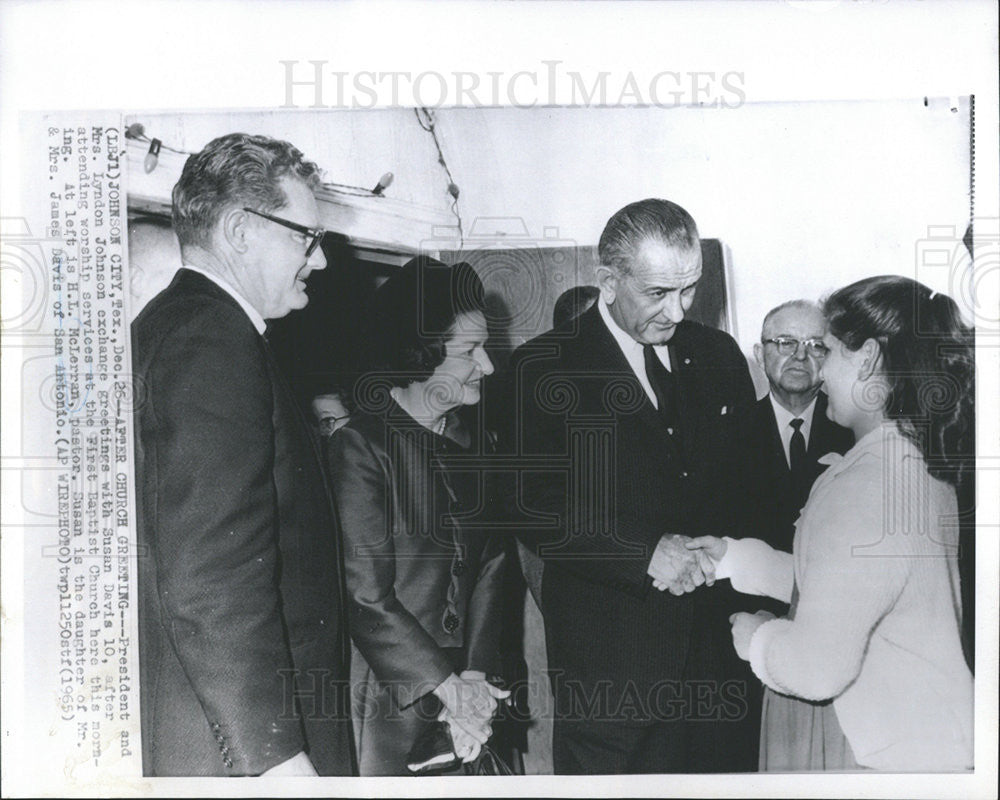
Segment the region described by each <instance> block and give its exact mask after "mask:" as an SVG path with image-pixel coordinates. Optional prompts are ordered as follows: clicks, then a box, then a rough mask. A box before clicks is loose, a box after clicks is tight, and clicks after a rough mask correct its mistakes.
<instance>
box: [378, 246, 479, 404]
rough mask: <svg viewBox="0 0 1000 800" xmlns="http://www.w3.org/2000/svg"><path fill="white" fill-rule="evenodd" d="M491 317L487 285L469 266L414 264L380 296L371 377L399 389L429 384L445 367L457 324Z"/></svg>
mask: <svg viewBox="0 0 1000 800" xmlns="http://www.w3.org/2000/svg"><path fill="white" fill-rule="evenodd" d="M472 311H480V312H482V313H483V314H484V315H485V313H486V301H485V298H484V292H483V284H482V281H481V280H480V279H479V276H478V275H477V274H476V271H475V270H474V269H473V268H472V267H471V266H470V265H469V264H467V263H466V262H464V261H461V262H459V263H457V264H452V265H450V266H449V265H448V264H443V263H441V262H440V261H436V260H435V259H433V258H429V257H428V256H419V257H417V258H414V259H411V260H410V261H408V262H407V263H406V264H405V265H404V266H403V267H402V269H400V270H399V272H396V273H395V274H393V275H392V276H391V277H390V278H389V279H388V280H387V281H386V282H385V283H383V284H382V285H381V286H380V287H379V288H378V290H377V291H376V292H375V297H374V300H373V303H372V306H371V310H370V314H369V317H368V326H367V327H368V336H367V337H366V338H367V343H368V358H367V359H366V360H367V364H366V369H367V371H368V372H377V373H380V376H381V377H382V378H383V379H385V380H386V381H388V382H389V383H390V384H391V385H393V386H407V385H409V384H411V383H420V382H422V381H425V380H427V379H428V378H429V377H430V376H431V375H432V374H433V372H434V370H435V369H437V367H438V366H439V365H440V364H441V362H442V361H444V358H445V355H446V354H445V342H446V341H447V340H448V338H449V336H450V334H451V331H452V326H453V325H454V324H455V320H456V319H457V318H458V317H459V316H460V315H461V314H466V313H469V312H472Z"/></svg>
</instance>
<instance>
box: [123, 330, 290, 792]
mask: <svg viewBox="0 0 1000 800" xmlns="http://www.w3.org/2000/svg"><path fill="white" fill-rule="evenodd" d="M199 321H200V322H202V323H203V322H204V320H199ZM225 322H226V321H225V320H224V321H222V322H221V323H220V322H219V321H218V320H216V323H217V324H216V325H215V326H214V327H211V328H210V327H208V326H205V325H204V324H200V325H198V324H194V323H190V324H188V325H186V326H183V327H181V328H179V329H178V330H176V331H175V332H173V333H172V334H171V335H169V336H167V337H166V339H165V340H164V341H163V342H162V343H161V347H160V350H159V352H158V353H157V356H156V358H154V359H153V361H152V364H151V366H150V369H149V372H148V374H147V378H146V379H147V380H148V381H149V382H150V389H151V392H150V397H152V398H154V400H151V401H150V402H153V403H155V405H154V407H152V408H151V409H149V412H150V413H149V414H147V415H146V416H145V418H146V419H148V420H151V421H152V427H153V430H152V431H148V432H147V431H144V432H143V435H144V437H146V436H148V437H149V438H151V440H152V441H151V444H152V447H147V457H148V456H149V455H152V457H153V460H154V463H153V464H152V465H147V469H148V468H150V467H151V468H152V469H153V470H155V481H156V484H155V485H156V513H155V534H154V539H153V541H152V542H151V546H152V547H153V548H155V550H156V553H155V563H156V565H157V568H156V569H157V572H156V581H157V594H158V602H159V614H160V616H161V619H162V621H163V626H164V628H165V630H166V631H167V635H168V637H169V639H170V643H171V645H172V646H173V648H174V650H175V652H176V654H177V657H178V659H179V660H180V662H181V664H182V666H183V668H184V671H185V673H186V674H187V677H188V679H189V681H190V683H191V686H192V687H193V689H194V691H195V693H196V695H197V697H198V700H199V702H200V703H201V705H202V708H203V709H204V712H205V718H206V720H207V722H208V724H209V725H210V726H211V728H212V730H213V732H214V733H215V735H216V739H217V740H218V741H219V742H220V745H222V746H224V747H226V748H228V757H229V758H230V759H231V760H232V762H233V766H232V767H231V770H232V772H233V773H235V774H249V775H253V774H258V773H260V772H263V771H265V770H267V769H269V768H270V767H273V766H275V765H276V764H278V763H280V762H282V761H284V760H285V759H287V758H290V757H291V756H293V755H295V754H296V753H297V752H299V751H300V750H302V749H303V747H304V740H303V737H302V733H301V726H300V722H299V720H298V719H297V718H296V716H295V715H294V713H293V711H292V710H291V709H290V708H289V707H288V704H287V703H286V702H285V698H286V695H287V691H286V689H287V687H286V686H285V685H284V683H285V681H286V680H288V676H289V675H290V674H291V672H290V670H291V668H292V660H291V655H290V653H289V650H288V646H287V644H286V631H285V630H284V625H283V621H282V616H281V611H280V595H279V587H278V546H277V535H278V531H277V508H276V492H275V486H274V481H273V475H272V469H273V464H274V424H273V417H272V414H273V407H272V406H273V394H272V386H271V380H270V377H269V374H268V370H267V362H266V357H265V355H264V352H263V350H262V348H261V342H260V340H259V337H258V336H257V335H256V332H255V331H253V329H252V328H250V327H249V326H247V325H246V324H245V321H244V322H243V325H242V327H239V326H236V325H233V329H235V330H237V331H238V333H237V340H236V341H235V342H234V340H233V337H221V336H220V335H219V332H218V329H219V327H220V325H225ZM244 330H245V331H246V332H245V333H244V332H243V331H244ZM223 343H225V344H223Z"/></svg>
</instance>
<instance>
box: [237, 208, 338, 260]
mask: <svg viewBox="0 0 1000 800" xmlns="http://www.w3.org/2000/svg"><path fill="white" fill-rule="evenodd" d="M243 210H244V211H249V212H250V213H251V214H256V215H257V216H258V217H263V218H264V219H266V220H270V221H271V222H276V223H278V224H279V225H284V226H285V227H286V228H289V229H291V230H293V231H295V232H296V233H301V234H302V235H303V236H309V237H311V239H312V240H311V241H310V242H309V244H308V245H306V258H309V256H311V255H312V254H313V253H315V252H316V248H317V247H319V244H320V242H322V241H323V237H324V236H326V234H327V232H326V230H324V229H323V228H310V227H308V226H306V225H299V223H297V222H291V221H290V220H287V219H282V218H281V217H276V216H274V215H273V214H265V213H264V212H263V211H256V210H255V209H252V208H250V207H249V206H244V207H243Z"/></svg>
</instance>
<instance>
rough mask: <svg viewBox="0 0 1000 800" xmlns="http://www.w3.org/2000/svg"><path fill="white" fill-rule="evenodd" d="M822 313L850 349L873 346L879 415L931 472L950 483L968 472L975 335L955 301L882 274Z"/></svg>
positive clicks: (837, 295)
mask: <svg viewBox="0 0 1000 800" xmlns="http://www.w3.org/2000/svg"><path fill="white" fill-rule="evenodd" d="M823 312H824V314H825V315H826V318H827V321H828V322H829V326H830V333H831V334H833V336H835V337H836V338H837V339H838V340H839V341H840V342H842V343H843V344H844V345H845V346H846V347H847V348H848V349H849V350H852V351H856V350H858V349H860V348H861V346H862V345H863V344H864V343H865V342H866V341H867V340H868V339H874V340H875V341H876V342H878V345H879V349H880V351H881V369H882V372H883V374H884V375H885V377H886V379H887V380H888V383H889V385H888V394H887V396H886V397H885V405H884V412H885V415H886V417H887V418H889V419H892V420H895V421H896V425H897V426H898V427H899V431H900V433H902V434H903V435H904V436H906V437H907V438H909V439H911V440H912V441H913V442H914V443H915V444H916V445H917V447H918V448H919V449H920V452H921V453H922V454H923V457H924V460H925V461H926V463H927V468H928V470H929V471H930V473H931V474H932V475H934V476H935V477H938V478H941V479H942V480H945V481H947V482H948V483H951V484H952V485H956V486H957V485H958V484H959V483H960V482H961V481H962V480H963V479H965V477H967V476H968V475H971V471H972V469H973V468H974V467H975V425H974V414H973V412H974V402H975V390H974V383H973V381H974V377H975V364H974V360H973V358H974V350H973V332H972V330H971V329H970V328H969V327H967V326H966V325H965V324H964V322H963V321H962V318H961V315H960V314H959V310H958V306H957V305H956V304H955V301H954V300H952V299H951V298H950V297H948V296H947V295H944V294H940V293H937V292H932V291H931V290H930V289H928V288H927V287H926V286H924V285H923V284H922V283H918V282H917V281H914V280H911V279H910V278H904V277H901V276H898V275H882V276H879V277H876V278H866V279H865V280H861V281H858V282H857V283H852V284H851V285H850V286H846V287H844V288H843V289H840V290H838V291H836V292H834V293H833V294H832V295H831V296H830V297H829V298H827V300H826V302H825V303H824V304H823ZM966 473H968V474H966Z"/></svg>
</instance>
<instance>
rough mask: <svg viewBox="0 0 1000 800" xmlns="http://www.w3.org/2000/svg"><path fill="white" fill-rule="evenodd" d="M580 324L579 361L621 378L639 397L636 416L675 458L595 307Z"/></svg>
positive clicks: (655, 414) (657, 417) (663, 425)
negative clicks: (626, 381)
mask: <svg viewBox="0 0 1000 800" xmlns="http://www.w3.org/2000/svg"><path fill="white" fill-rule="evenodd" d="M580 320H581V322H580V338H579V341H580V343H581V344H582V345H583V347H582V348H581V353H582V355H583V358H584V359H586V363H588V364H589V365H591V368H592V369H595V368H596V369H598V370H606V371H608V372H609V373H614V374H621V375H622V376H623V377H625V378H626V379H627V380H628V381H629V382H630V383H631V384H632V390H633V391H635V392H638V393H639V394H640V395H641V396H642V405H641V406H640V407H639V411H638V412H637V414H636V416H638V417H639V419H641V420H642V422H643V424H644V425H646V426H648V427H649V428H650V429H652V430H653V431H654V432H655V433H656V434H657V435H658V436H660V437H661V438H662V439H663V440H664V441H665V442H669V444H670V446H671V448H672V449H673V450H674V451H675V455H679V453H677V452H676V451H677V443H676V442H675V441H674V440H673V438H672V437H671V436H670V434H669V433H668V432H667V425H666V423H665V422H664V421H663V418H662V417H661V416H660V414H659V412H658V411H657V409H656V406H654V405H653V403H652V401H651V400H650V399H649V396H648V395H647V394H646V390H645V389H644V388H643V387H642V384H641V383H640V382H639V379H638V378H637V377H636V374H635V371H634V370H633V369H632V365H631V364H629V363H628V359H626V358H625V354H624V353H623V352H622V349H621V347H619V346H618V342H617V341H615V338H614V336H612V335H611V331H609V330H608V326H607V325H605V324H604V320H603V319H601V314H600V311H599V309H598V308H597V304H596V303H595V304H594V306H593V307H591V308H590V309H589V310H588V311H587V312H586V313H585V314H584V315H583V316H582V317H581V318H580ZM671 366H673V364H671Z"/></svg>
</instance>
